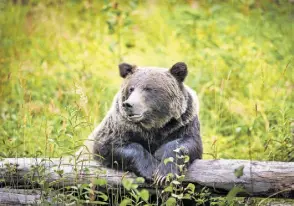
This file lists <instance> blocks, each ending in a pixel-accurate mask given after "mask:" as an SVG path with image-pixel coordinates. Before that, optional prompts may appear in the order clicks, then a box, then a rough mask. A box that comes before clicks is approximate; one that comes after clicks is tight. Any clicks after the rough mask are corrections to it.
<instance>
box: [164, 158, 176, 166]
mask: <svg viewBox="0 0 294 206" xmlns="http://www.w3.org/2000/svg"><path fill="white" fill-rule="evenodd" d="M163 162H164V164H165V165H166V164H167V163H169V162H174V158H173V157H169V158H165V159H164V161H163Z"/></svg>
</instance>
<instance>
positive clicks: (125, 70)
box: [118, 63, 135, 78]
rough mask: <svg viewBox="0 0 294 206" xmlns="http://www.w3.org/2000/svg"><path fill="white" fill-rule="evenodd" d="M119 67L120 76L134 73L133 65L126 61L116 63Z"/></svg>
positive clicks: (123, 76) (124, 76)
mask: <svg viewBox="0 0 294 206" xmlns="http://www.w3.org/2000/svg"><path fill="white" fill-rule="evenodd" d="M118 68H119V74H120V76H121V77H122V78H126V76H128V75H129V74H132V73H134V70H135V66H132V65H130V64H127V63H121V64H119V65H118Z"/></svg>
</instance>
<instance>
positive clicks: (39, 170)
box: [0, 158, 294, 203]
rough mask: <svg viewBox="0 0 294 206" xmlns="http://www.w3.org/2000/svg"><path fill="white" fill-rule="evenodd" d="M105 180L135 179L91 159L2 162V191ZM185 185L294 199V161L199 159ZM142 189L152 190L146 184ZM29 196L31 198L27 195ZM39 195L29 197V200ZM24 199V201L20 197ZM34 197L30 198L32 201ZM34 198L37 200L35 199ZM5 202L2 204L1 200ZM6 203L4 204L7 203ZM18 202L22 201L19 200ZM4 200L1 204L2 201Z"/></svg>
mask: <svg viewBox="0 0 294 206" xmlns="http://www.w3.org/2000/svg"><path fill="white" fill-rule="evenodd" d="M97 178H103V179H106V180H107V185H111V186H113V187H121V182H122V179H124V178H130V179H134V178H136V176H135V175H134V174H132V173H127V172H120V171H117V170H113V169H109V168H105V167H102V166H101V165H100V164H99V163H98V162H95V161H91V160H76V159H74V158H53V159H51V158H17V159H14V158H6V159H2V160H0V188H1V187H2V188H16V189H29V188H36V187H39V188H40V187H41V188H42V186H44V185H46V187H51V188H55V189H58V188H63V187H66V186H73V185H77V184H83V183H86V184H88V183H90V182H91V181H93V180H94V179H97ZM184 182H187V183H197V184H199V185H202V186H206V187H209V188H211V189H213V191H215V192H216V193H218V192H219V193H224V192H228V191H230V190H231V189H232V188H234V187H235V186H239V187H242V188H244V191H245V192H243V193H241V195H242V194H243V195H244V196H254V197H269V196H273V197H276V196H277V195H282V197H284V198H293V197H294V162H274V161H250V160H223V159H222V160H196V161H194V162H193V164H192V165H191V166H190V168H189V170H188V171H187V173H186V175H185V180H184ZM141 187H144V188H152V185H147V184H143V185H141ZM16 191H17V190H8V191H6V192H5V191H1V190H0V193H1V192H2V193H1V194H2V195H0V203H3V202H5V201H7V199H8V198H9V197H11V198H17V196H13V195H12V194H13V193H17V192H16ZM28 195H29V196H28ZM39 196H40V195H39V194H27V197H28V199H29V201H33V200H37V198H38V197H39ZM19 197H21V198H25V196H22V194H20V196H19ZM30 198H31V199H30ZM34 198H35V199H34ZM2 200H3V201H2ZM4 200H5V201H4ZM18 200H19V199H18ZM1 201H2V202H1Z"/></svg>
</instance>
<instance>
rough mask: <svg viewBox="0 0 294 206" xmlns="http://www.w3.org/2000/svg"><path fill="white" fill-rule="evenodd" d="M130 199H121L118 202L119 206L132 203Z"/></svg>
mask: <svg viewBox="0 0 294 206" xmlns="http://www.w3.org/2000/svg"><path fill="white" fill-rule="evenodd" d="M131 203H132V200H131V199H129V198H126V199H124V200H123V201H121V203H120V204H119V206H127V205H132V204H131Z"/></svg>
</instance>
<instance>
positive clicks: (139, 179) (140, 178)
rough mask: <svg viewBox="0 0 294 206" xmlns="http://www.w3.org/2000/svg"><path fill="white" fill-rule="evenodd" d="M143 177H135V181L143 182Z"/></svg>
mask: <svg viewBox="0 0 294 206" xmlns="http://www.w3.org/2000/svg"><path fill="white" fill-rule="evenodd" d="M144 182H145V179H144V178H143V177H137V178H136V183H144Z"/></svg>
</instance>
